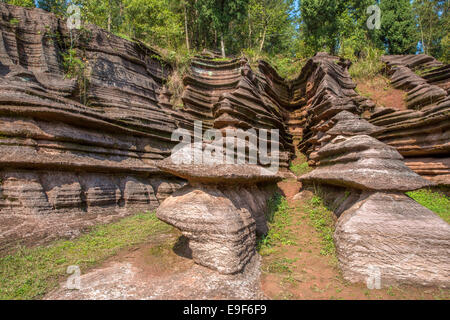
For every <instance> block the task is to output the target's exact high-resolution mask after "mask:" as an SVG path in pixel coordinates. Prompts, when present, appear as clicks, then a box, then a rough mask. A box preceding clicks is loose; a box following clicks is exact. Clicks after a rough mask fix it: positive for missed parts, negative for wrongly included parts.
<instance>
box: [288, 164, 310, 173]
mask: <svg viewBox="0 0 450 320" xmlns="http://www.w3.org/2000/svg"><path fill="white" fill-rule="evenodd" d="M289 169H290V170H291V171H292V172H293V173H294V174H295V175H296V176H301V175H302V174H305V173H308V172H310V171H311V168H310V167H309V165H308V162H303V163H299V164H295V165H293V164H291V166H290V167H289Z"/></svg>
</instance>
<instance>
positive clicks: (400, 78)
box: [370, 55, 450, 186]
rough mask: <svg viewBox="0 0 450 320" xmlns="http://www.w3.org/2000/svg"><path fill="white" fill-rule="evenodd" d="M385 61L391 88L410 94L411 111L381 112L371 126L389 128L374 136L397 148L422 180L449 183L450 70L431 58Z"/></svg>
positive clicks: (415, 57)
mask: <svg viewBox="0 0 450 320" xmlns="http://www.w3.org/2000/svg"><path fill="white" fill-rule="evenodd" d="M383 61H384V62H385V63H386V66H387V70H388V75H389V76H390V79H391V83H392V85H393V86H394V87H395V88H399V89H403V90H405V91H406V92H407V95H406V106H407V107H408V109H409V110H403V111H397V110H394V109H389V108H377V110H375V112H374V113H373V114H372V115H371V117H370V122H371V123H372V124H374V125H377V126H383V127H384V129H383V130H381V131H380V132H378V133H377V134H376V135H375V137H376V138H378V139H379V140H381V141H383V142H385V143H387V144H389V145H391V146H393V147H395V148H397V150H398V151H399V152H400V153H401V154H402V155H403V156H404V157H405V158H406V159H405V163H406V164H407V165H408V166H409V167H410V168H411V169H413V170H414V171H415V172H417V173H418V174H420V175H421V176H423V177H425V178H427V179H429V180H431V181H433V182H435V183H437V184H439V185H447V186H448V185H450V158H449V156H448V155H449V154H450V130H449V128H450V97H449V92H450V66H449V65H447V66H444V65H443V64H442V63H440V62H438V61H436V60H435V59H434V58H433V57H430V56H427V55H406V56H385V57H383ZM419 74H421V75H420V76H419Z"/></svg>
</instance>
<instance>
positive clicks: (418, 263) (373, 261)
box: [300, 112, 450, 287]
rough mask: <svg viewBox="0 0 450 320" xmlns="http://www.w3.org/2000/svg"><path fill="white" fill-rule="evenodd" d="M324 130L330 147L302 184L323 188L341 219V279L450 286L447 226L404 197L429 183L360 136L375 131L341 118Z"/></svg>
mask: <svg viewBox="0 0 450 320" xmlns="http://www.w3.org/2000/svg"><path fill="white" fill-rule="evenodd" d="M322 127H328V128H329V129H328V130H326V131H325V132H324V137H330V138H331V139H332V140H328V141H325V142H322V146H321V147H320V149H319V150H318V151H317V154H316V159H315V161H316V163H317V164H318V167H317V168H316V169H315V170H314V171H312V172H310V173H308V174H306V175H303V176H301V177H300V180H301V181H302V182H303V183H304V185H306V186H307V185H312V184H314V185H316V187H317V185H320V186H321V187H322V189H323V196H324V198H325V199H326V200H327V201H328V203H329V205H330V207H332V208H333V209H334V211H335V213H336V215H337V216H338V217H339V218H338V221H337V224H336V230H335V233H334V240H335V244H336V249H337V257H338V260H339V264H340V267H341V269H342V272H343V275H344V277H345V278H346V279H347V280H349V281H351V282H364V281H366V280H367V281H369V280H371V279H372V277H374V276H376V277H379V278H378V281H381V285H382V286H389V285H392V284H400V283H409V284H416V285H417V284H419V285H438V286H442V287H449V286H450V281H449V278H448V274H449V271H450V255H449V252H450V225H448V224H447V223H446V222H445V221H443V220H442V219H441V218H439V217H438V216H436V215H435V214H434V213H433V212H432V211H430V210H428V209H426V208H425V207H422V206H421V205H419V204H418V203H416V202H415V201H414V200H412V199H410V198H409V197H407V196H406V195H405V194H404V193H403V192H404V191H407V190H415V189H419V188H423V187H426V186H429V185H430V182H428V181H427V180H425V179H423V178H422V177H420V176H419V175H417V174H416V173H414V172H413V171H412V170H411V169H409V168H408V167H407V166H406V165H405V164H404V163H403V161H402V159H403V157H402V156H401V155H400V153H398V151H397V150H396V149H395V148H394V147H391V146H388V145H386V144H384V143H382V142H380V141H378V140H377V139H375V138H373V137H370V136H368V135H363V134H362V133H364V131H365V130H366V131H367V133H374V132H377V131H378V130H379V129H377V128H376V127H374V126H373V125H371V124H369V123H368V122H366V121H365V120H362V119H361V120H360V119H357V117H356V116H355V115H352V114H350V113H348V112H341V113H339V114H338V115H336V116H335V117H333V118H332V119H331V120H330V121H328V126H327V125H326V124H323V125H322ZM333 137H334V138H333ZM374 270H375V271H377V272H376V273H375V274H374ZM372 280H373V279H372Z"/></svg>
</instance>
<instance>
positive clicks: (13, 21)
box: [9, 18, 20, 26]
mask: <svg viewBox="0 0 450 320" xmlns="http://www.w3.org/2000/svg"><path fill="white" fill-rule="evenodd" d="M19 22H20V21H19V20H18V19H16V18H12V19H11V20H9V23H10V24H11V25H12V26H17V25H18V24H19Z"/></svg>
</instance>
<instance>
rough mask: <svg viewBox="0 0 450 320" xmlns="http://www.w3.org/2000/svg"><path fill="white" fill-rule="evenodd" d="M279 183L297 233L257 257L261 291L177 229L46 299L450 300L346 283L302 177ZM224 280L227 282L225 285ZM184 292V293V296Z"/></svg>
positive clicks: (439, 293)
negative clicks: (214, 262)
mask: <svg viewBox="0 0 450 320" xmlns="http://www.w3.org/2000/svg"><path fill="white" fill-rule="evenodd" d="M304 161H305V159H303V158H297V159H295V160H294V162H293V164H294V165H295V164H300V163H302V162H304ZM278 186H279V188H280V191H281V192H282V193H283V194H284V196H285V197H286V199H287V201H288V203H289V207H290V208H291V215H292V221H291V223H290V226H289V227H288V228H290V231H291V234H293V235H294V236H295V244H291V245H286V246H282V245H281V247H279V248H277V253H276V254H269V255H266V256H263V257H262V262H261V266H259V262H258V267H257V268H258V269H259V267H260V268H261V277H260V279H261V290H262V291H261V292H260V289H259V288H257V287H259V285H258V284H257V282H258V280H257V279H258V277H259V274H260V273H259V271H258V272H255V271H250V272H249V273H248V275H246V277H247V278H251V279H250V280H248V279H244V278H243V279H237V280H231V281H229V280H226V279H225V282H224V279H218V278H217V276H216V275H215V273H211V272H209V270H208V269H206V268H203V267H199V266H197V265H195V264H194V263H193V261H192V259H191V257H190V254H189V250H188V249H187V247H186V242H185V239H184V238H183V237H182V236H181V233H180V232H178V231H177V230H175V229H174V230H173V231H172V232H171V233H170V234H167V236H163V237H160V238H158V239H149V241H148V242H146V243H143V244H141V245H139V246H136V247H133V248H131V249H124V250H122V251H120V252H119V254H117V255H115V256H113V257H111V258H109V259H108V260H107V261H105V262H104V263H103V264H102V265H100V266H98V267H96V268H94V269H93V270H90V271H88V272H86V273H85V274H84V275H83V277H84V278H82V279H83V280H82V281H84V282H85V283H87V284H88V287H87V288H86V290H81V291H80V292H76V291H75V292H74V291H68V290H64V289H63V286H64V283H62V284H61V288H59V289H57V290H56V291H54V292H52V293H50V294H48V295H47V296H46V297H45V299H103V298H105V299H111V298H112V299H114V298H116V299H127V298H129V299H146V298H148V299H167V298H169V299H202V298H207V299H214V298H216V299H228V298H230V297H231V298H235V299H240V298H244V299H246V298H245V297H247V299H248V298H252V297H253V298H257V299H259V298H260V297H266V298H268V299H276V300H282V299H289V300H297V299H301V300H310V299H311V300H312V299H314V300H317V299H320V300H328V299H338V300H362V299H364V300H367V299H369V300H384V299H386V300H398V299H408V300H424V299H426V300H434V299H445V300H449V299H450V290H443V289H439V288H426V287H412V286H401V287H388V288H382V289H380V290H376V289H374V290H369V289H368V288H367V287H366V285H365V284H363V283H361V284H351V283H349V282H348V281H345V280H344V279H343V277H342V275H341V274H340V271H339V268H338V263H337V260H336V258H335V257H334V256H324V255H322V254H321V249H322V239H321V237H320V235H319V233H318V232H317V231H316V229H315V228H314V227H313V226H312V225H311V223H310V218H309V215H308V213H307V212H306V211H305V210H304V205H305V203H304V202H303V201H307V200H308V199H305V200H302V201H296V200H293V197H294V196H295V195H296V194H297V193H298V192H299V190H300V189H301V183H300V182H298V181H297V180H296V179H295V178H290V179H287V180H284V181H282V182H280V183H279V184H278ZM279 261H288V262H289V270H288V272H279V270H278V271H277V270H275V271H273V270H271V269H270V268H268V266H269V265H270V264H273V263H277V262H279ZM269 270H271V271H269ZM210 273H211V274H210ZM207 283H209V284H211V285H209V284H207ZM223 283H226V284H227V285H226V286H223ZM217 285H219V286H218V287H217ZM205 287H208V289H207V290H205ZM187 288H190V289H187ZM239 291H241V292H239ZM181 292H184V294H185V295H180V293H181ZM261 294H263V295H261Z"/></svg>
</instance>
